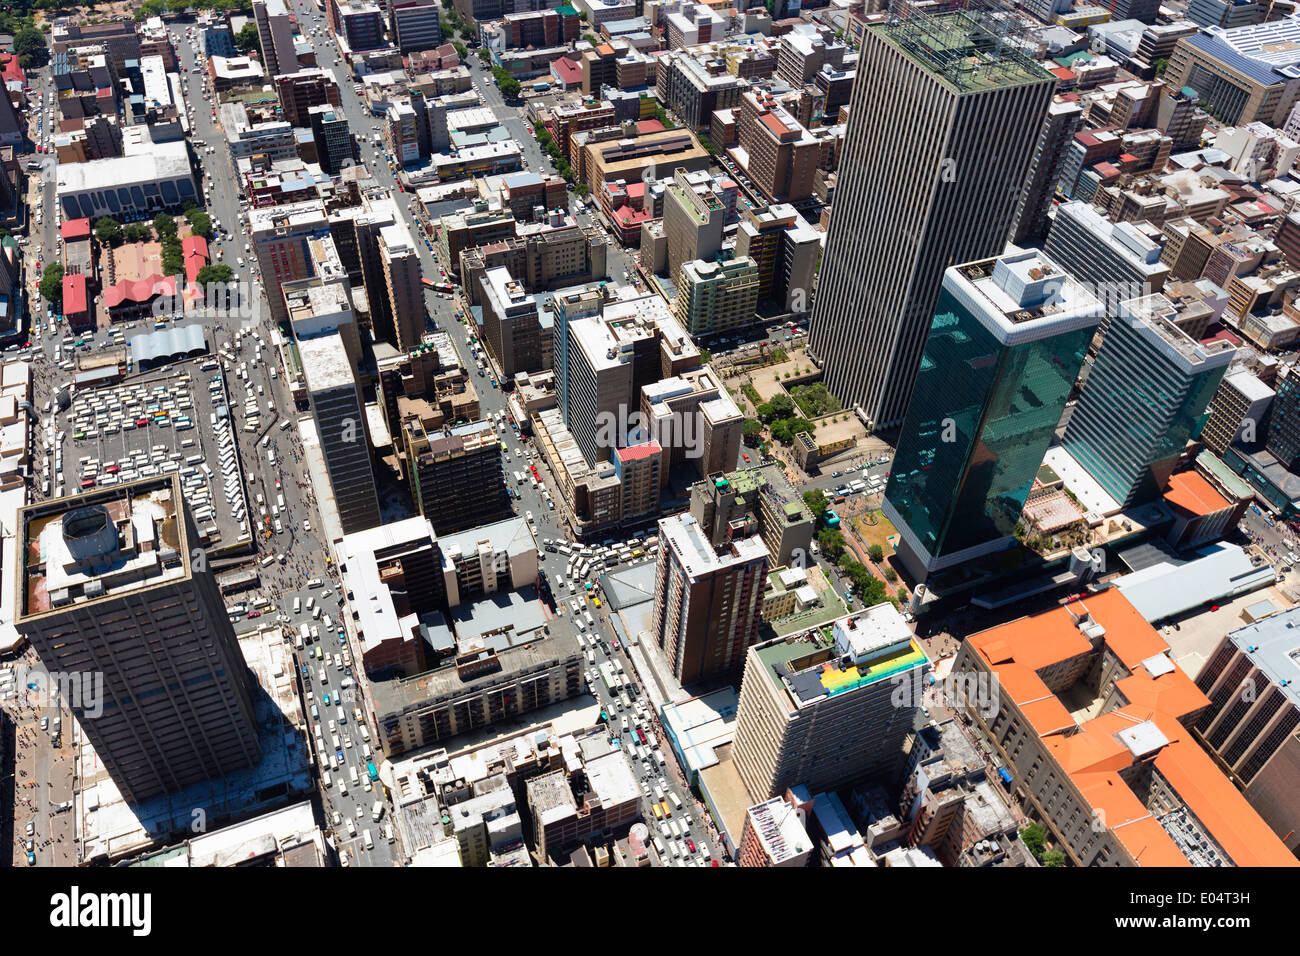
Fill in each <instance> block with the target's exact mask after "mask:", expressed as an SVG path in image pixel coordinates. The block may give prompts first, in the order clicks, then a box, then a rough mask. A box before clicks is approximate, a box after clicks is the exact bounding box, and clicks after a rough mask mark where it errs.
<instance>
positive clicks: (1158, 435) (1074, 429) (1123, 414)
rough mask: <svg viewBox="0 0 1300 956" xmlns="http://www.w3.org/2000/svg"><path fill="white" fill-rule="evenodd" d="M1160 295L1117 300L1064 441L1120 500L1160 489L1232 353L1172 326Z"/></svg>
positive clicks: (1173, 311) (1197, 429)
mask: <svg viewBox="0 0 1300 956" xmlns="http://www.w3.org/2000/svg"><path fill="white" fill-rule="evenodd" d="M1177 314H1178V310H1177V308H1175V307H1174V304H1173V303H1172V302H1170V301H1169V299H1168V298H1166V297H1165V296H1163V295H1148V296H1143V297H1142V298H1140V299H1132V300H1130V301H1128V302H1122V303H1120V306H1119V314H1118V315H1116V316H1115V317H1114V318H1113V319H1111V322H1110V329H1109V331H1108V332H1107V333H1106V342H1105V344H1104V345H1102V347H1101V351H1100V352H1099V353H1098V354H1097V361H1096V362H1095V363H1094V365H1093V368H1092V372H1091V374H1089V376H1088V381H1087V384H1086V385H1085V386H1084V389H1083V394H1082V395H1081V396H1080V397H1079V402H1078V405H1076V406H1075V409H1074V414H1073V415H1072V416H1071V417H1070V424H1069V426H1068V427H1067V428H1066V430H1065V436H1064V438H1063V439H1062V441H1061V445H1062V447H1063V448H1064V450H1065V451H1066V452H1067V453H1068V454H1069V455H1070V457H1071V458H1073V459H1074V460H1075V461H1076V462H1078V463H1079V465H1080V466H1082V468H1083V470H1084V471H1086V472H1087V473H1088V474H1089V475H1091V476H1092V478H1093V479H1094V480H1095V481H1096V482H1097V484H1099V485H1100V486H1101V488H1102V490H1103V491H1105V492H1106V494H1107V495H1109V496H1110V497H1111V498H1113V499H1114V500H1115V503H1116V504H1117V505H1120V506H1127V505H1131V504H1136V503H1139V502H1142V501H1146V500H1149V499H1151V498H1154V497H1155V496H1156V495H1158V494H1159V493H1160V492H1161V491H1163V490H1164V488H1165V485H1166V483H1167V482H1168V480H1169V476H1170V474H1172V473H1173V470H1174V466H1175V465H1176V464H1177V463H1178V459H1179V458H1181V457H1182V455H1183V452H1184V451H1185V450H1186V448H1187V443H1188V442H1189V441H1191V440H1193V439H1195V438H1197V437H1198V436H1199V435H1200V434H1201V428H1202V427H1204V425H1205V421H1206V419H1207V418H1209V414H1208V412H1207V411H1206V409H1207V408H1208V407H1209V404H1210V399H1212V398H1213V397H1214V393H1215V391H1216V390H1217V389H1218V387H1219V382H1220V381H1221V380H1222V379H1223V373H1224V372H1225V371H1226V370H1227V368H1228V365H1229V363H1231V362H1232V357H1233V355H1234V354H1236V349H1234V348H1233V347H1232V346H1231V345H1230V344H1229V343H1227V342H1213V343H1210V344H1208V345H1203V344H1201V343H1200V342H1197V341H1196V340H1195V339H1193V338H1191V337H1190V336H1189V335H1188V334H1187V333H1186V332H1184V331H1183V330H1182V329H1180V328H1179V327H1178V326H1176V325H1174V323H1173V321H1172V320H1173V318H1174V317H1175V316H1176V315H1177Z"/></svg>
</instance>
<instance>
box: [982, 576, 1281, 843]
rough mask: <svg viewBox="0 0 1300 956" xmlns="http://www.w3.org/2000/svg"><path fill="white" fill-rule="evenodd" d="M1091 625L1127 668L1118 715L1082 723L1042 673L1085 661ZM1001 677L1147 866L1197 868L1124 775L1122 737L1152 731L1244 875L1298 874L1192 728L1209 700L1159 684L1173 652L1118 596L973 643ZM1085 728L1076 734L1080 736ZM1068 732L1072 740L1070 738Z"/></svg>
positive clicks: (1176, 782) (1158, 763)
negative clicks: (1258, 870)
mask: <svg viewBox="0 0 1300 956" xmlns="http://www.w3.org/2000/svg"><path fill="white" fill-rule="evenodd" d="M1085 614H1086V615H1090V616H1091V618H1092V620H1093V621H1094V622H1095V623H1097V624H1099V625H1101V627H1102V628H1104V632H1103V633H1102V634H1101V635H1100V637H1099V639H1100V641H1102V642H1103V643H1104V644H1105V645H1106V647H1107V648H1109V649H1110V651H1111V652H1112V653H1113V654H1114V655H1115V656H1116V657H1117V658H1118V659H1119V660H1120V661H1121V662H1122V663H1123V665H1124V668H1125V669H1126V670H1127V671H1128V676H1126V677H1122V678H1121V679H1120V680H1119V681H1118V682H1117V683H1116V688H1117V690H1118V691H1119V697H1118V698H1117V699H1116V700H1115V703H1116V704H1117V705H1118V706H1116V707H1114V708H1112V709H1111V710H1109V711H1107V712H1106V713H1103V714H1101V715H1099V716H1097V717H1093V718H1091V719H1089V718H1087V717H1082V715H1080V716H1081V717H1082V722H1077V721H1076V719H1075V718H1074V717H1072V716H1071V715H1070V714H1069V713H1068V712H1067V711H1066V709H1065V706H1064V705H1063V704H1062V703H1061V700H1060V698H1059V697H1058V696H1057V695H1056V694H1055V693H1053V692H1052V691H1051V689H1049V687H1048V686H1047V684H1046V683H1045V681H1044V678H1043V676H1041V673H1040V672H1050V671H1051V670H1052V669H1053V665H1059V664H1065V663H1066V662H1074V661H1077V660H1078V659H1079V658H1080V657H1081V656H1082V655H1085V654H1087V653H1089V649H1090V648H1091V646H1092V641H1091V640H1090V639H1088V638H1087V637H1086V636H1085V635H1084V634H1083V633H1082V632H1081V631H1080V630H1079V628H1078V626H1077V624H1076V620H1075V616H1081V615H1085ZM967 644H968V646H969V647H970V649H971V650H972V651H973V652H974V653H975V654H977V655H978V656H979V657H980V658H982V659H983V661H984V662H986V663H987V666H988V667H989V669H990V670H991V671H992V672H993V673H995V674H996V675H997V677H998V681H999V687H1000V693H1001V694H1002V695H1003V699H1004V700H1005V699H1009V700H1010V701H1011V702H1012V703H1014V705H1015V706H1016V707H1017V708H1019V710H1020V711H1021V712H1022V713H1023V714H1024V715H1025V717H1026V719H1027V720H1028V721H1029V722H1030V723H1031V724H1032V726H1033V727H1034V729H1035V730H1036V731H1037V732H1038V735H1039V736H1040V737H1041V738H1042V744H1043V746H1044V747H1045V748H1046V749H1047V751H1048V752H1049V753H1050V754H1051V755H1052V756H1053V757H1054V758H1055V760H1056V761H1057V762H1058V763H1059V764H1060V766H1061V769H1062V770H1063V771H1064V772H1065V773H1066V774H1068V775H1069V777H1070V779H1071V780H1072V781H1073V783H1074V785H1075V787H1077V788H1078V790H1079V792H1080V793H1081V794H1082V795H1083V797H1084V799H1085V800H1086V801H1087V802H1088V804H1089V806H1090V807H1091V808H1092V809H1094V810H1096V811H1099V812H1100V813H1101V814H1104V816H1101V817H1100V819H1102V820H1104V821H1105V825H1106V827H1107V829H1109V830H1111V831H1112V832H1113V833H1114V834H1115V836H1116V838H1117V839H1118V840H1119V842H1120V843H1121V844H1123V846H1124V847H1125V849H1126V850H1127V851H1128V852H1129V854H1130V855H1131V856H1132V857H1133V858H1134V859H1135V860H1136V861H1137V862H1138V863H1139V865H1141V866H1180V867H1183V866H1188V865H1189V861H1188V859H1187V857H1185V856H1184V855H1183V853H1182V851H1181V850H1180V849H1179V847H1178V846H1177V845H1176V844H1175V843H1174V841H1173V840H1172V839H1171V838H1170V836H1169V834H1167V833H1166V832H1165V831H1164V829H1163V828H1162V827H1161V826H1160V824H1159V822H1158V821H1157V820H1156V819H1155V817H1154V816H1153V815H1152V813H1151V811H1150V810H1149V809H1148V807H1147V805H1146V804H1145V803H1144V802H1143V800H1142V799H1141V795H1140V794H1139V793H1137V792H1135V791H1134V789H1133V788H1132V787H1131V786H1130V785H1129V784H1128V783H1127V782H1126V780H1125V778H1124V777H1123V776H1122V775H1121V774H1122V772H1123V771H1125V770H1127V768H1129V767H1130V766H1132V765H1133V764H1134V763H1135V762H1136V760H1137V758H1136V757H1135V756H1134V754H1133V753H1132V752H1130V751H1129V749H1128V748H1127V746H1126V745H1125V744H1124V742H1123V741H1122V740H1121V739H1120V738H1118V737H1117V736H1116V735H1117V734H1118V733H1119V732H1120V731H1123V730H1126V729H1129V728H1131V727H1134V726H1136V725H1139V724H1142V723H1144V722H1146V721H1151V722H1152V723H1154V724H1155V726H1156V728H1157V729H1158V730H1159V732H1160V734H1161V735H1163V737H1164V739H1165V741H1166V742H1165V743H1163V744H1162V745H1160V747H1159V749H1158V751H1156V752H1155V753H1154V755H1147V756H1144V757H1143V758H1142V759H1144V760H1148V761H1150V762H1151V763H1152V764H1153V765H1154V766H1155V769H1156V770H1157V771H1159V772H1160V773H1161V774H1163V776H1164V777H1165V779H1166V780H1168V781H1169V783H1170V785H1171V787H1172V788H1173V790H1174V793H1175V794H1176V796H1177V798H1178V800H1180V801H1181V802H1182V803H1184V804H1185V805H1186V806H1187V807H1188V808H1189V809H1190V810H1191V811H1192V812H1193V813H1194V814H1195V815H1196V817H1197V819H1198V820H1200V822H1201V823H1202V824H1203V825H1204V826H1205V828H1206V829H1207V830H1208V831H1209V833H1210V835H1211V836H1213V838H1214V839H1215V840H1216V841H1217V842H1218V843H1219V844H1220V845H1221V846H1222V847H1223V848H1224V850H1226V851H1227V853H1228V855H1229V857H1230V858H1231V859H1232V861H1233V862H1234V863H1235V864H1236V865H1238V866H1295V865H1296V860H1295V858H1294V857H1293V856H1292V855H1291V854H1290V852H1289V851H1288V850H1287V849H1286V847H1285V845H1283V843H1282V841H1281V840H1279V839H1278V838H1277V836H1276V834H1274V833H1273V832H1272V831H1271V830H1270V829H1269V827H1268V825H1267V824H1265V823H1264V821H1263V820H1262V819H1260V817H1259V814H1258V813H1256V812H1255V810H1254V809H1253V808H1252V807H1251V806H1250V804H1248V803H1247V802H1246V799H1245V797H1243V796H1242V795H1241V793H1240V792H1239V791H1238V790H1237V789H1236V788H1235V787H1234V786H1233V785H1232V783H1231V781H1230V780H1229V779H1228V778H1227V777H1226V776H1224V774H1223V772H1222V771H1221V770H1220V769H1219V768H1218V767H1217V766H1215V764H1214V761H1213V760H1212V759H1211V758H1210V756H1209V755H1208V754H1206V753H1205V751H1204V750H1203V749H1202V748H1201V746H1200V744H1199V743H1197V742H1196V740H1195V739H1194V738H1193V736H1192V734H1191V733H1190V732H1189V731H1188V730H1187V729H1186V727H1185V726H1184V723H1183V722H1184V721H1187V720H1190V719H1192V718H1193V717H1194V716H1195V715H1196V714H1197V713H1198V712H1199V711H1201V710H1202V709H1203V708H1205V707H1206V706H1208V704H1209V699H1208V698H1207V697H1206V696H1205V695H1204V694H1203V693H1202V692H1201V691H1200V690H1199V689H1198V688H1197V687H1196V685H1195V684H1194V683H1193V682H1192V680H1191V678H1190V677H1188V676H1187V675H1186V673H1184V672H1183V671H1182V669H1181V668H1179V667H1177V666H1174V667H1173V668H1172V669H1166V670H1164V671H1163V672H1157V673H1158V676H1154V677H1153V676H1152V675H1151V672H1149V671H1148V670H1147V669H1146V668H1145V667H1144V666H1143V662H1144V661H1146V660H1148V659H1150V658H1153V657H1164V656H1165V654H1166V652H1167V651H1168V645H1167V644H1165V642H1164V641H1163V640H1162V639H1161V637H1160V635H1159V634H1158V633H1157V632H1156V631H1155V629H1154V628H1152V627H1151V625H1150V624H1148V623H1147V622H1146V621H1145V620H1144V619H1143V618H1142V616H1141V615H1140V614H1139V613H1138V612H1137V610H1136V609H1135V608H1134V607H1133V606H1132V604H1130V603H1129V602H1128V600H1127V599H1126V598H1125V597H1124V596H1123V594H1121V593H1120V592H1119V591H1117V590H1115V589H1113V588H1112V589H1110V590H1106V591H1102V592H1100V593H1098V594H1093V595H1089V596H1088V597H1086V598H1085V599H1083V600H1081V601H1076V602H1074V603H1072V604H1069V605H1066V606H1063V607H1058V608H1053V609H1052V610H1050V611H1045V612H1042V613H1040V614H1035V615H1032V616H1030V617H1024V618H1020V619H1019V620H1016V621H1011V622H1009V623H1007V624H1002V625H998V626H996V627H993V628H990V629H989V630H986V631H981V632H980V633H978V634H973V635H971V636H970V637H969V638H968V639H967ZM1075 728H1077V729H1075ZM1061 731H1066V732H1065V733H1062V732H1061Z"/></svg>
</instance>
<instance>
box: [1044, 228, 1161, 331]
mask: <svg viewBox="0 0 1300 956" xmlns="http://www.w3.org/2000/svg"><path fill="white" fill-rule="evenodd" d="M1043 252H1045V253H1046V254H1047V255H1048V256H1049V257H1050V258H1051V259H1052V261H1054V262H1056V263H1057V264H1058V265H1060V266H1061V267H1062V268H1064V269H1065V271H1066V272H1068V273H1069V274H1070V275H1071V276H1073V277H1074V278H1075V279H1078V280H1079V281H1080V282H1086V283H1088V284H1089V285H1090V286H1092V288H1093V291H1094V294H1096V295H1098V296H1099V297H1101V298H1102V299H1104V300H1105V304H1106V306H1107V309H1106V311H1107V314H1108V315H1112V314H1114V312H1115V310H1116V308H1117V307H1118V306H1119V304H1120V303H1121V302H1124V301H1127V300H1128V299H1137V298H1141V297H1142V296H1144V295H1151V294H1152V293H1155V292H1159V291H1160V290H1161V289H1163V288H1164V286H1165V280H1166V279H1168V278H1169V266H1167V265H1166V264H1165V263H1163V262H1161V261H1160V245H1159V244H1158V243H1156V242H1153V241H1152V240H1150V239H1148V238H1147V237H1146V236H1145V235H1143V234H1142V232H1141V231H1139V230H1138V228H1137V227H1136V226H1135V225H1133V223H1131V222H1111V221H1110V220H1108V219H1107V218H1106V217H1105V216H1103V215H1102V214H1101V213H1100V212H1098V211H1097V207H1095V206H1093V205H1092V204H1091V203H1086V202H1067V203H1063V204H1062V205H1060V206H1058V207H1057V209H1056V219H1055V220H1053V222H1052V228H1051V231H1050V232H1049V233H1048V234H1047V243H1046V245H1044V246H1043Z"/></svg>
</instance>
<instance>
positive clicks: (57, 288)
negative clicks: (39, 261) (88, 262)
mask: <svg viewBox="0 0 1300 956" xmlns="http://www.w3.org/2000/svg"><path fill="white" fill-rule="evenodd" d="M40 291H41V298H42V299H44V300H45V301H46V302H52V303H54V304H55V305H57V306H59V308H62V307H63V263H61V262H51V263H50V264H49V265H48V266H46V267H45V270H44V271H43V272H42V273H41V285H40Z"/></svg>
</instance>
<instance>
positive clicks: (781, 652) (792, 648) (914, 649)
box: [755, 604, 930, 709]
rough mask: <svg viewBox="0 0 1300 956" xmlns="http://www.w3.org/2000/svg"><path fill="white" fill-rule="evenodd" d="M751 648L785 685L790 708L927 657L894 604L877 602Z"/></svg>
mask: <svg viewBox="0 0 1300 956" xmlns="http://www.w3.org/2000/svg"><path fill="white" fill-rule="evenodd" d="M755 653H756V654H757V655H758V659H759V660H760V661H761V662H762V664H763V670H764V673H766V674H767V676H768V678H769V679H770V680H771V681H772V682H773V683H774V684H776V685H777V687H778V688H782V689H784V690H785V692H786V694H787V695H788V697H789V701H790V706H791V707H792V708H793V709H798V708H803V707H808V706H810V705H812V704H816V703H818V702H820V701H823V700H825V699H827V698H829V697H835V696H838V695H840V694H846V693H849V692H851V691H855V690H858V689H860V688H862V687H867V686H869V685H871V684H876V683H879V682H880V681H882V680H886V679H888V678H891V677H894V676H895V675H897V674H901V673H904V672H906V671H909V670H912V669H914V668H918V667H922V668H923V667H928V666H929V663H930V659H929V657H928V656H927V655H926V653H925V651H924V650H922V648H921V645H920V644H918V643H917V642H916V640H915V639H914V638H913V637H912V631H911V628H909V627H908V626H907V623H906V622H905V621H904V620H903V617H902V615H901V614H900V613H899V612H898V609H897V608H895V607H894V606H893V605H892V604H877V605H875V606H874V607H869V608H865V609H863V610H861V611H858V612H856V613H854V614H849V615H847V616H845V617H841V618H838V619H837V620H835V621H832V622H831V623H830V624H826V625H822V626H820V627H815V628H812V629H811V630H807V631H802V632H799V633H796V634H791V635H788V636H786V637H780V638H777V639H776V640H773V641H769V642H767V643H766V644H760V645H758V646H757V647H756V648H755Z"/></svg>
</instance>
